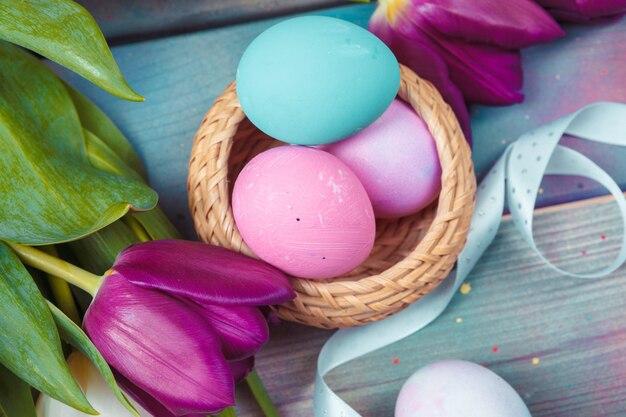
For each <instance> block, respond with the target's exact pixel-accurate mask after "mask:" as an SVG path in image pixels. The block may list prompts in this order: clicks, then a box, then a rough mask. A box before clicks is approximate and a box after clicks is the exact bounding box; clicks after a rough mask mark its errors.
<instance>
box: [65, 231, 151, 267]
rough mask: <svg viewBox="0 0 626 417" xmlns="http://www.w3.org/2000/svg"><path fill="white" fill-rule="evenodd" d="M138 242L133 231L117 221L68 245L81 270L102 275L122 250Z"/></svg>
mask: <svg viewBox="0 0 626 417" xmlns="http://www.w3.org/2000/svg"><path fill="white" fill-rule="evenodd" d="M138 242H139V240H137V237H136V236H135V234H134V233H133V231H132V230H131V229H130V228H129V227H128V226H127V225H126V224H125V223H124V222H122V221H121V220H118V221H116V222H115V223H112V224H110V225H109V226H107V227H105V228H104V229H101V230H99V231H97V232H96V233H92V234H90V235H89V236H85V237H84V238H82V239H79V240H75V241H73V242H70V244H69V245H70V248H71V249H72V252H73V253H74V256H76V258H77V259H78V262H79V263H80V265H81V266H82V267H83V268H85V269H86V270H88V271H90V272H92V273H94V274H98V275H102V274H104V272H106V271H107V270H108V269H110V268H111V267H112V266H113V262H115V258H117V255H119V253H120V252H121V251H122V250H124V249H126V248H127V247H128V246H130V245H132V244H134V243H138Z"/></svg>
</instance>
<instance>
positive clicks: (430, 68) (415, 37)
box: [369, 7, 472, 144]
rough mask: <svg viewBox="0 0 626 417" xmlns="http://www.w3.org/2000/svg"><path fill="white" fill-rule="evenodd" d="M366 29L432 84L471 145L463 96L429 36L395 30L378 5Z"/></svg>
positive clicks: (400, 60)
mask: <svg viewBox="0 0 626 417" xmlns="http://www.w3.org/2000/svg"><path fill="white" fill-rule="evenodd" d="M369 30H370V31H371V32H372V33H374V34H375V35H376V36H378V37H379V38H380V39H381V40H382V41H383V42H384V43H385V44H387V46H388V47H389V49H391V50H392V51H393V52H394V54H395V55H396V58H397V59H398V61H399V62H401V63H403V64H404V65H406V66H408V67H409V68H411V69H412V70H413V71H415V73H416V74H417V75H419V76H420V77H422V78H424V79H426V80H428V81H430V82H431V83H433V85H434V86H435V87H436V88H437V90H438V91H439V93H440V94H441V96H442V97H443V99H444V100H445V102H446V103H448V104H449V105H450V107H452V110H453V111H454V114H455V115H456V117H457V119H458V121H459V124H460V125H461V129H462V130H463V133H464V134H465V138H466V139H467V141H468V142H469V143H470V144H471V143H472V130H471V128H470V119H469V113H468V111H467V106H466V105H465V101H464V100H463V96H462V95H461V92H460V91H459V89H458V88H457V87H456V85H454V83H452V81H450V77H449V75H448V69H447V66H446V63H445V61H444V60H443V59H442V58H441V56H440V55H439V54H438V53H437V52H436V51H435V50H434V49H433V47H432V44H431V42H430V41H429V40H428V38H427V37H426V36H425V35H424V34H422V33H421V32H419V31H414V32H413V33H412V34H411V35H412V36H408V35H406V34H404V33H403V32H400V31H394V30H393V28H392V27H391V26H390V24H389V22H388V21H387V18H386V15H385V14H384V13H382V9H381V8H380V7H379V8H378V9H376V12H375V13H374V15H373V16H372V18H371V20H370V23H369Z"/></svg>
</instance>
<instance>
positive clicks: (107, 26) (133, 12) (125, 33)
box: [78, 0, 348, 45]
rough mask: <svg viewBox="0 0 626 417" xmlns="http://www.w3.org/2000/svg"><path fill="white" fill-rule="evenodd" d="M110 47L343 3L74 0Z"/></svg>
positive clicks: (338, 0) (326, 0) (314, 0)
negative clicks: (87, 12) (96, 25)
mask: <svg viewBox="0 0 626 417" xmlns="http://www.w3.org/2000/svg"><path fill="white" fill-rule="evenodd" d="M78 3H80V4H82V5H83V6H84V7H85V8H86V9H87V10H89V12H90V13H91V14H92V15H93V16H94V18H95V19H96V21H97V22H98V24H99V25H100V28H101V29H102V32H103V33H104V35H105V36H106V37H107V39H108V40H109V42H110V43H111V44H113V45H116V44H120V43H128V42H132V41H137V40H142V39H143V40H145V39H148V38H157V37H162V36H165V35H172V34H175V33H189V32H193V31H198V30H204V29H208V28H214V27H219V26H226V25H230V24H234V23H240V22H247V21H253V20H259V19H266V18H269V17H275V16H284V15H289V14H293V13H299V12H304V11H307V10H315V9H321V8H324V7H331V6H338V5H341V4H346V3H348V1H347V0H176V1H168V0H132V1H127V0H107V1H102V0H78Z"/></svg>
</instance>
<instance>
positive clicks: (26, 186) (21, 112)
mask: <svg viewBox="0 0 626 417" xmlns="http://www.w3.org/2000/svg"><path fill="white" fill-rule="evenodd" d="M156 202H157V195H156V193H155V192H154V191H153V190H152V189H150V188H149V187H148V186H147V185H145V184H142V183H140V182H138V181H133V180H129V179H126V178H122V177H119V176H116V175H111V174H107V173H105V172H102V171H100V170H98V169H96V168H94V167H92V166H91V164H90V163H89V161H88V159H87V153H86V149H85V140H84V137H83V131H82V128H81V125H80V122H79V119H78V116H77V114H76V111H75V110H74V106H73V103H72V100H71V99H70V97H69V95H68V93H67V90H66V88H65V87H64V86H63V84H62V83H61V81H60V80H59V79H58V78H57V77H56V76H55V75H54V74H53V73H52V72H51V71H50V70H49V69H48V68H47V67H46V66H45V65H44V64H42V63H41V62H40V61H39V60H37V59H36V58H34V57H33V56H31V55H30V54H28V53H26V52H24V51H22V50H20V49H19V48H17V47H15V46H12V45H10V44H7V43H5V42H0V239H3V240H8V241H12V242H15V243H23V244H27V245H39V244H50V243H58V242H65V241H69V240H73V239H77V238H79V237H82V236H85V235H87V234H89V233H92V232H94V231H96V230H98V229H101V228H102V227H104V226H106V225H107V224H110V223H112V222H113V221H115V220H117V219H118V218H120V217H121V216H123V215H124V214H125V213H126V212H128V210H129V209H131V208H134V209H137V210H148V209H151V208H152V207H154V206H155V205H156Z"/></svg>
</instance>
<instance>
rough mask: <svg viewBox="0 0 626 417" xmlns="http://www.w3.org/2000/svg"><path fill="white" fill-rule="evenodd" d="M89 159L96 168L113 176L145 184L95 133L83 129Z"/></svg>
mask: <svg viewBox="0 0 626 417" xmlns="http://www.w3.org/2000/svg"><path fill="white" fill-rule="evenodd" d="M83 135H84V137H85V146H86V147H87V158H88V159H89V162H90V163H91V165H92V166H93V167H94V168H97V169H99V170H101V171H104V172H107V173H109V174H113V175H119V176H121V177H126V178H130V179H133V180H135V181H141V182H143V181H144V179H143V178H142V177H141V176H140V175H139V174H138V173H137V171H135V170H134V169H132V168H130V167H129V166H128V165H127V164H126V163H125V162H124V160H122V158H120V156H119V155H118V154H117V153H116V152H114V151H113V150H112V149H111V148H110V147H109V146H108V145H107V144H106V143H105V142H104V141H102V140H101V139H100V138H99V137H98V136H96V135H95V134H94V133H92V132H90V131H89V130H88V129H86V128H83Z"/></svg>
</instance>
